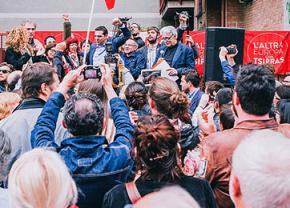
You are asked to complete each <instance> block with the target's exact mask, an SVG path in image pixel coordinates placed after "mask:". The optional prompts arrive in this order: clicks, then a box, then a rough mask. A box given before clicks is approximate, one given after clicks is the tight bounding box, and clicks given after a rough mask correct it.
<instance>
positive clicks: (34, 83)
mask: <svg viewBox="0 0 290 208" xmlns="http://www.w3.org/2000/svg"><path fill="white" fill-rule="evenodd" d="M58 85H59V79H58V76H57V74H56V72H55V68H53V67H52V66H50V65H49V64H47V63H43V62H40V63H35V64H32V65H29V66H28V67H27V68H26V69H25V70H24V71H23V73H22V76H21V87H22V93H23V97H24V98H29V97H38V98H40V99H42V100H44V101H46V100H47V99H48V97H49V96H50V95H51V93H52V92H53V91H54V90H55V89H56V88H57V87H58Z"/></svg>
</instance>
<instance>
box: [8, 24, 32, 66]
mask: <svg viewBox="0 0 290 208" xmlns="http://www.w3.org/2000/svg"><path fill="white" fill-rule="evenodd" d="M6 47H7V49H6V55H5V62H7V63H8V64H11V65H12V66H13V67H14V68H15V69H16V70H22V67H23V65H25V64H26V63H27V62H28V61H29V59H30V57H31V55H33V49H32V48H31V47H30V46H29V45H28V34H27V31H26V29H25V28H23V27H15V28H13V29H12V30H11V31H10V32H9V34H8V36H7V39H6Z"/></svg>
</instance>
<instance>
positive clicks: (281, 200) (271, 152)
mask: <svg viewBox="0 0 290 208" xmlns="http://www.w3.org/2000/svg"><path fill="white" fill-rule="evenodd" d="M289 149H290V140H289V138H287V137H285V136H283V135H282V134H281V133H278V132H274V131H270V130H259V131H256V132H254V133H252V134H251V135H250V136H249V137H248V138H247V139H245V140H244V141H242V142H241V143H240V145H239V146H238V147H237V149H236V150H235V151H234V154H233V164H232V167H233V168H232V174H233V175H234V176H236V177H237V178H238V180H239V183H240V190H241V193H242V197H243V201H244V202H245V204H246V205H248V206H249V207H259V208H266V207H289V204H290V198H289V196H290V163H289V161H290V151H289ZM231 178H232V177H231ZM230 185H232V181H231V182H230ZM230 190H231V188H230Z"/></svg>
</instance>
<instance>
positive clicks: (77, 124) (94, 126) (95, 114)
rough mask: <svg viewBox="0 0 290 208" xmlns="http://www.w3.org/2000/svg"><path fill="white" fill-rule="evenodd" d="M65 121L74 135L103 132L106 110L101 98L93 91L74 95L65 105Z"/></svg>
mask: <svg viewBox="0 0 290 208" xmlns="http://www.w3.org/2000/svg"><path fill="white" fill-rule="evenodd" d="M63 113H64V122H65V124H66V126H67V129H68V131H69V132H70V133H71V134H72V135H74V136H88V135H95V134H97V133H101V132H102V124H103V119H104V110H103V106H102V102H101V100H100V99H99V98H98V97H97V96H96V95H93V94H91V93H87V92H80V93H77V94H75V95H73V96H72V97H71V98H70V99H69V100H68V101H67V102H66V103H65V106H64V110H63Z"/></svg>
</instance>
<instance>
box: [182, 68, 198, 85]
mask: <svg viewBox="0 0 290 208" xmlns="http://www.w3.org/2000/svg"><path fill="white" fill-rule="evenodd" d="M182 75H184V77H185V81H186V82H190V83H191V84H192V85H193V86H194V87H195V88H197V87H199V85H200V80H201V79H200V76H199V75H198V73H197V72H196V71H189V72H186V73H183V74H182Z"/></svg>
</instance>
